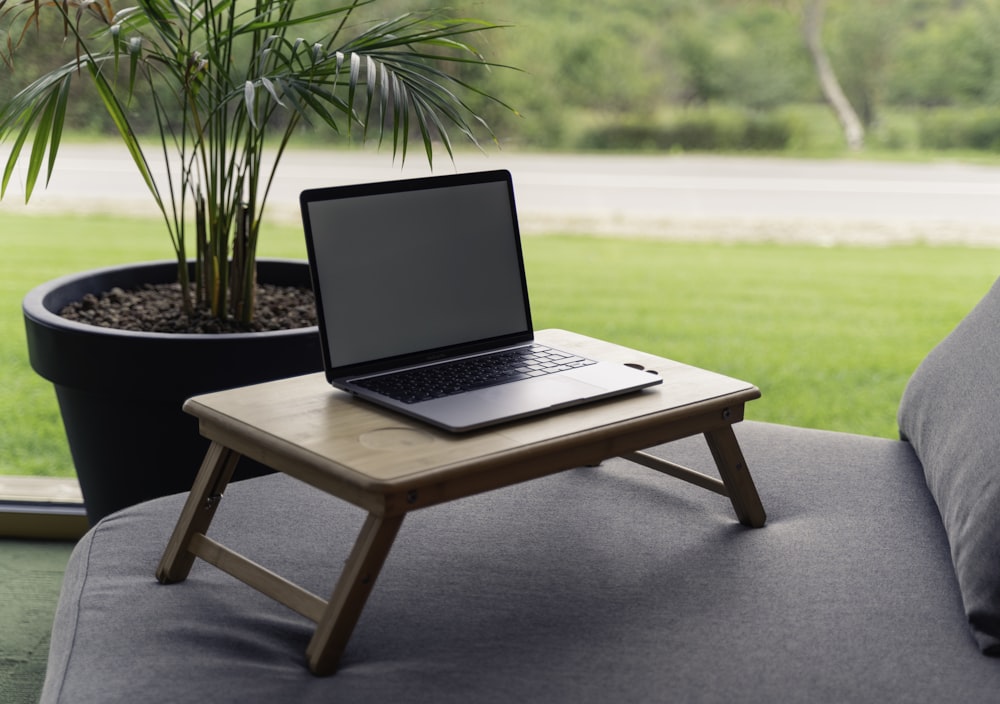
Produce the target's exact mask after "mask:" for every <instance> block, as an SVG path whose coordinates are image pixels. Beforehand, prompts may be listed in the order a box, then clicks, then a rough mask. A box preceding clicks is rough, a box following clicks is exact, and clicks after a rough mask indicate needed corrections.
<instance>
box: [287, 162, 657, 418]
mask: <svg viewBox="0 0 1000 704" xmlns="http://www.w3.org/2000/svg"><path fill="white" fill-rule="evenodd" d="M300 206H301V210H302V219H303V224H304V227H305V235H306V244H307V247H308V252H309V263H310V268H311V273H312V281H313V290H314V292H315V294H316V305H317V309H318V310H317V312H318V316H319V330H320V339H321V346H322V351H323V361H324V368H325V371H326V378H327V380H328V381H329V382H330V383H331V384H332V385H333V386H334V387H336V388H338V389H342V390H344V391H348V392H350V393H352V394H355V395H356V396H359V397H361V398H363V399H367V400H368V401H370V402H373V403H376V404H379V405H380V406H383V407H385V408H390V409H392V410H394V411H397V412H400V413H403V414H405V415H407V416H410V417H413V418H418V419H420V420H422V421H425V422H427V423H430V424H431V425H434V426H437V427H439V428H444V429H446V430H449V431H452V432H465V431H470V430H476V429H479V428H484V427H488V426H492V425H496V424H499V423H504V422H507V421H511V420H515V419H518V418H524V417H527V416H532V415H536V414H539V413H546V412H551V411H555V410H558V409H563V408H568V407H571V406H576V405H579V404H582V403H587V402H590V401H596V400H598V399H603V398H608V397H611V396H615V395H619V394H625V393H628V392H632V391H637V390H639V389H643V388H646V387H648V386H652V385H654V384H658V383H660V382H661V379H660V378H659V377H657V376H655V375H652V374H650V373H647V372H644V371H639V370H637V369H634V368H631V367H627V366H624V365H622V364H617V363H611V362H602V361H599V360H592V359H584V358H581V357H579V356H577V355H573V354H569V353H566V352H562V351H559V350H552V349H551V348H548V347H546V346H543V345H539V344H538V343H536V342H535V340H534V333H533V330H532V325H531V310H530V307H529V304H528V287H527V281H526V278H525V271H524V260H523V257H522V252H521V241H520V232H519V228H518V222H517V213H516V210H515V205H514V186H513V183H512V179H511V175H510V173H509V172H508V171H506V170H497V171H484V172H476V173H464V174H448V175H443V176H430V177H423V178H414V179H403V180H396V181H388V182H381V183H368V184H360V185H347V186H334V187H330V188H317V189H310V190H306V191H304V192H303V193H302V194H301V197H300ZM484 370H485V371H484Z"/></svg>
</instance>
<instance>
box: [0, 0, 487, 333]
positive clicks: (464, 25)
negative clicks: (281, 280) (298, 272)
mask: <svg viewBox="0 0 1000 704" xmlns="http://www.w3.org/2000/svg"><path fill="white" fill-rule="evenodd" d="M305 4H306V3H304V2H300V0H253V2H250V1H249V0H131V4H130V5H128V6H125V5H124V4H122V3H118V2H115V0H0V35H6V36H7V37H8V44H7V46H6V48H3V47H0V55H2V56H3V59H4V61H6V62H8V63H9V62H11V61H13V58H14V52H15V49H16V48H17V47H18V46H19V45H20V44H21V43H23V42H26V41H30V40H33V39H34V38H35V37H36V35H37V32H35V31H29V30H38V29H39V28H40V27H41V26H42V25H41V23H40V18H41V16H42V13H52V12H54V13H57V15H58V16H59V17H60V18H61V22H60V23H59V26H60V27H61V30H62V33H63V34H64V36H65V37H66V38H67V39H68V40H69V41H70V42H72V43H74V44H75V46H76V49H77V55H78V56H77V58H76V59H75V60H73V61H70V62H68V63H66V64H64V65H63V66H60V67H58V68H57V69H53V70H51V71H49V72H47V73H45V74H44V75H42V76H38V77H37V78H36V79H35V80H34V81H32V82H31V83H30V84H29V85H28V86H26V87H25V88H24V89H23V90H22V91H21V92H20V93H18V94H17V95H16V96H15V97H14V98H13V99H12V100H11V101H10V102H9V103H8V104H7V105H4V106H0V141H10V142H11V145H12V147H11V154H10V157H9V159H8V161H7V163H6V166H5V169H4V172H3V180H2V182H0V196H2V194H3V193H4V192H5V191H6V189H7V186H8V183H9V181H10V179H11V178H12V175H13V174H14V172H15V168H16V165H17V164H19V163H21V162H22V161H23V159H24V157H25V156H27V173H26V197H27V198H30V197H31V195H32V192H33V190H34V188H35V186H36V183H37V181H38V179H39V178H40V177H41V175H42V174H43V173H44V174H45V177H46V180H47V179H48V178H49V177H50V176H51V174H52V171H53V169H54V166H55V160H56V155H57V154H58V149H59V143H60V139H61V137H62V133H63V130H64V128H65V123H66V108H67V101H68V100H69V96H70V92H69V90H70V85H71V83H72V82H73V81H75V80H77V79H82V80H89V82H90V83H91V85H92V86H93V87H94V88H95V90H96V93H97V95H98V97H99V98H100V101H101V104H102V105H103V107H104V109H105V111H106V112H107V114H108V115H109V116H110V118H111V121H112V123H113V124H114V125H115V127H116V129H117V131H118V134H119V136H120V137H121V139H122V141H123V143H124V144H125V146H126V147H127V149H128V151H129V153H130V155H131V156H132V160H133V162H134V163H135V164H136V167H137V168H138V170H139V172H140V174H141V176H142V178H143V180H144V181H145V183H146V185H147V187H148V188H149V191H150V193H151V194H152V195H153V198H154V200H155V202H156V204H157V207H158V208H159V209H160V210H161V212H162V213H163V216H164V221H165V222H166V224H167V228H168V230H169V231H170V235H171V239H172V242H173V246H174V253H175V256H176V257H177V261H178V271H179V275H180V277H181V280H182V283H186V281H185V276H186V271H187V265H186V262H187V260H188V258H189V255H190V252H189V249H193V251H194V259H195V260H196V261H197V265H196V272H197V273H196V276H195V279H196V280H195V281H194V282H193V284H194V286H195V289H196V290H195V295H194V297H193V300H195V301H200V300H205V301H209V302H210V304H211V306H212V309H213V312H214V313H215V314H216V315H219V316H220V317H225V316H227V315H231V314H233V311H237V310H239V311H240V315H241V316H242V317H244V318H246V317H248V316H249V315H250V313H248V312H247V311H249V310H250V308H251V307H252V305H248V304H247V301H248V300H249V299H250V298H251V295H250V293H249V292H248V290H247V289H246V287H247V286H248V285H252V283H253V279H254V277H253V274H252V271H253V269H252V267H253V265H254V256H255V252H256V249H257V238H258V235H259V231H260V220H261V215H262V212H263V209H264V205H265V203H266V201H267V195H268V193H269V191H270V187H271V184H272V183H273V180H274V177H275V170H276V168H277V166H278V162H279V161H280V155H281V154H282V153H283V151H284V150H285V148H286V147H287V145H288V144H289V141H290V140H291V138H292V136H293V134H294V131H295V130H296V128H297V127H298V126H299V125H303V124H304V125H309V126H311V128H312V129H324V130H328V131H330V132H331V133H333V134H337V135H342V136H345V137H351V136H352V135H358V136H359V138H360V139H361V140H362V141H367V140H369V139H371V140H373V141H377V142H378V144H380V145H381V144H383V143H386V142H388V143H391V146H392V154H393V158H396V157H397V156H398V157H400V158H401V159H403V160H405V158H406V154H407V151H408V148H409V146H410V139H411V136H418V137H419V140H420V143H421V145H422V147H423V152H424V154H425V156H426V158H427V159H428V161H429V162H430V163H431V164H432V165H433V154H434V150H435V148H437V147H440V148H443V149H444V150H445V151H446V152H447V154H448V155H449V156H450V157H453V154H454V145H453V142H452V137H451V133H452V132H455V133H457V134H459V135H461V136H462V137H463V138H464V139H466V140H468V141H470V142H471V143H473V144H475V145H478V144H479V141H478V138H477V134H486V135H488V136H489V137H490V138H491V139H493V140H494V141H495V139H496V138H495V136H494V135H493V134H492V132H491V131H490V130H489V126H488V125H487V124H486V122H485V121H484V120H483V119H482V118H481V117H480V116H479V115H478V114H476V111H475V110H474V109H473V108H472V107H471V104H470V103H469V102H468V101H467V100H466V99H465V98H464V97H463V95H475V96H477V97H479V98H486V99H487V100H495V101H496V102H498V103H499V104H501V105H503V103H501V102H500V101H499V100H496V98H494V97H493V96H491V95H490V94H489V93H488V92H486V91H485V90H482V89H478V88H476V87H474V86H472V85H470V84H469V83H468V82H467V81H466V80H465V79H464V78H461V77H460V72H459V69H465V68H467V67H469V66H476V67H479V68H482V69H484V70H486V71H488V70H490V69H491V68H493V67H495V66H496V65H495V64H491V63H490V62H488V61H487V60H486V59H485V58H484V57H483V55H482V54H481V53H480V52H479V51H477V50H476V49H475V48H474V47H473V46H472V44H471V43H470V40H471V39H473V38H474V37H477V36H479V35H480V34H482V33H483V32H485V31H491V30H495V29H499V27H497V26H495V25H492V24H489V23H486V22H482V21H479V20H475V19H453V18H447V17H445V16H443V15H441V14H438V13H405V14H402V15H399V16H397V17H393V18H390V19H382V20H378V21H374V22H367V23H365V22H363V21H362V20H361V19H360V18H359V12H360V11H361V10H362V9H364V10H365V12H366V13H370V11H371V8H370V7H368V6H374V5H377V2H376V0H342V4H339V5H333V6H330V7H326V8H322V9H319V10H315V7H317V6H318V5H317V4H316V3H312V5H311V6H312V7H313V8H314V9H313V10H312V11H306V12H302V13H298V12H296V9H297V7H299V6H304V5H305ZM320 7H322V6H320ZM331 28H332V29H331ZM310 32H318V36H314V37H311V38H306V37H305V36H304V35H307V34H309V33H310ZM140 90H141V91H143V95H144V96H145V97H144V98H142V101H140V100H139V99H138V95H139V92H140ZM147 94H148V95H147ZM143 101H144V104H145V108H144V109H145V110H146V112H147V113H149V112H151V113H152V117H153V118H154V120H155V124H156V126H157V129H156V133H154V134H150V133H142V132H141V131H140V130H138V129H136V127H135V112H134V110H135V109H137V105H139V104H140V102H143ZM505 107H506V106H505ZM147 117H148V115H147ZM149 145H157V149H158V151H159V155H160V156H162V158H163V159H164V161H165V162H166V164H167V175H166V177H165V179H164V181H163V182H162V183H160V182H158V181H157V178H156V177H154V174H153V169H152V168H151V166H150V162H149V161H148V159H147V152H146V149H147V147H148V146H149ZM265 146H267V147H268V148H269V149H272V150H273V149H274V148H276V149H277V155H278V159H273V160H271V162H270V164H269V165H265V164H266V163H267V160H265V159H264V158H263V156H264V149H265ZM151 153H152V152H151ZM192 213H194V216H195V217H194V219H195V221H196V226H195V235H194V237H193V238H192V237H188V236H187V227H188V225H187V223H188V220H189V218H190V217H191V215H192ZM234 238H237V239H238V240H239V246H238V247H236V246H234V244H233V243H234ZM192 239H193V240H194V243H192V242H191V240H192ZM241 257H244V258H245V260H243V261H241V260H240V259H241ZM229 260H234V261H233V262H232V266H231V267H230V266H227V262H228V261H229ZM231 273H232V276H230V274H231ZM230 279H232V280H233V281H238V282H240V283H239V286H240V287H243V288H244V290H242V291H237V290H233V291H229V290H227V284H228V283H229V282H230ZM247 282H249V284H248V283H247ZM251 303H252V301H251ZM192 305H193V304H192Z"/></svg>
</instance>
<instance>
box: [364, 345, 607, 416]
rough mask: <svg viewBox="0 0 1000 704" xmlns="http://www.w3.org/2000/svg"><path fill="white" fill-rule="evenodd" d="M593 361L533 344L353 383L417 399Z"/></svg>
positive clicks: (403, 398)
mask: <svg viewBox="0 0 1000 704" xmlns="http://www.w3.org/2000/svg"><path fill="white" fill-rule="evenodd" d="M593 363H594V361H593V360H591V359H586V358H584V357H578V356H576V355H572V354H569V353H568V352H562V351H560V350H554V349H552V348H551V347H544V346H542V345H530V346H528V347H521V348H518V349H513V350H504V351H503V352H496V353H493V354H486V355H480V356H478V357H470V358H467V359H460V360H456V361H452V362H442V363H441V364H435V365H431V366H427V367H419V368H417V369H408V370H406V371H402V372H393V373H392V374H383V375H381V376H374V377H368V378H366V379H358V380H355V382H354V383H355V384H357V385H358V386H361V387H364V388H366V389H369V390H370V391H374V392H376V393H380V394H383V395H385V396H388V397H390V398H393V399H396V400H397V401H402V402H403V403H418V402H420V401H429V400H431V399H435V398H442V397H444V396H452V395H454V394H460V393H463V392H465V391H473V390H475V389H483V388H486V387H488V386H498V385H500V384H507V383H510V382H512V381H520V380H521V379H530V378H532V377H536V376H544V375H546V374H553V373H555V372H561V371H566V370H567V369H574V368H576V367H585V366H587V365H588V364H593Z"/></svg>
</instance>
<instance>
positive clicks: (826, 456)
mask: <svg viewBox="0 0 1000 704" xmlns="http://www.w3.org/2000/svg"><path fill="white" fill-rule="evenodd" d="M736 431H737V435H738V437H739V438H740V441H741V443H742V446H743V449H744V453H745V455H746V457H747V461H748V464H749V467H750V469H751V471H752V472H753V475H754V478H755V480H756V482H757V486H758V489H759V490H760V494H761V497H762V500H763V502H764V506H765V508H766V509H767V511H768V524H767V526H766V527H764V528H762V529H759V530H754V529H748V528H744V527H742V526H740V525H739V524H738V523H736V521H735V518H734V515H733V511H732V507H731V505H730V504H729V501H728V500H727V499H725V498H723V497H721V496H718V495H715V494H712V493H709V492H707V491H704V490H702V489H698V488H696V487H693V486H690V485H687V484H684V483H682V482H680V481H677V480H675V479H672V478H669V477H665V476H662V475H660V474H657V473H655V472H652V471H650V470H647V469H644V468H642V467H638V466H635V465H632V464H629V463H626V462H624V461H622V460H613V461H608V462H606V463H604V464H603V465H601V466H600V467H597V468H582V469H578V470H571V471H569V472H564V473H562V474H559V475H555V476H552V477H548V478H545V479H540V480H537V481H534V482H530V483H527V484H523V485H519V486H514V487H510V488H508V489H504V490H501V491H497V492H493V493H490V494H484V495H479V496H474V497H471V498H469V499H465V500H462V501H457V502H454V503H452V504H448V505H444V506H437V507H433V508H429V509H425V510H422V511H417V512H415V513H414V514H412V515H411V516H409V517H407V519H406V520H405V521H404V523H403V526H402V530H401V531H400V535H399V538H398V539H397V542H396V545H395V547H394V549H393V551H392V553H391V554H390V555H389V558H388V560H387V562H386V565H385V568H384V570H383V572H382V575H381V576H380V577H379V581H378V583H377V584H376V585H375V589H374V591H373V593H372V596H371V599H370V600H369V603H368V605H367V607H366V609H365V611H364V613H363V614H362V616H361V619H360V621H359V623H358V626H357V628H356V630H355V632H354V634H353V636H352V638H351V640H350V642H349V643H348V645H347V649H346V652H345V654H344V657H343V658H342V660H341V668H340V670H339V671H338V673H337V674H336V675H334V676H332V677H328V678H316V677H313V676H312V675H310V674H309V673H308V671H307V670H306V668H305V664H304V663H305V658H304V651H305V647H306V644H307V642H308V639H309V636H310V634H311V631H312V624H311V623H309V622H308V621H307V620H305V619H303V618H301V617H299V616H297V615H296V614H294V613H292V612H290V611H288V610H287V609H285V608H284V607H282V606H280V605H278V604H276V603H275V602H273V601H271V600H270V599H267V598H266V597H263V596H261V595H259V594H257V593H256V592H255V591H253V590H252V589H250V588H249V587H246V586H245V585H243V584H240V583H239V582H236V581H235V580H233V579H232V578H230V577H228V576H227V575H225V574H223V573H222V572H220V571H218V570H216V569H214V568H212V567H211V566H209V565H206V564H205V563H202V562H197V563H196V564H195V566H194V569H193V570H192V573H191V576H190V577H189V579H188V580H187V581H185V582H182V583H180V584H174V585H170V586H162V585H159V584H157V582H156V580H155V579H154V572H155V569H156V565H157V562H158V561H159V558H160V555H161V554H162V551H163V548H164V546H165V544H166V541H167V538H168V536H169V534H170V531H171V529H172V527H173V525H174V523H175V522H176V520H177V517H178V515H179V512H180V507H181V501H182V498H183V497H167V498H164V499H158V500H156V501H152V502H149V503H146V504H142V505H139V506H135V507H132V508H129V509H126V510H125V511H123V512H121V513H118V514H116V515H113V516H110V517H108V518H107V519H105V520H104V521H102V522H101V523H100V524H98V525H97V526H96V527H95V528H94V529H93V530H92V531H91V532H90V533H88V535H87V536H86V537H85V538H84V539H83V540H82V541H81V542H80V544H79V545H78V547H77V549H76V551H75V553H74V555H73V558H72V559H71V561H70V564H69V568H68V570H67V574H66V581H65V584H64V588H63V594H62V597H61V599H60V603H59V608H58V612H57V615H56V619H55V624H54V626H53V637H52V646H51V654H50V662H49V669H48V673H47V678H46V682H45V689H44V692H43V697H42V701H43V702H44V703H45V704H54V703H56V702H63V703H66V704H68V703H70V702H72V703H73V704H88V703H91V702H94V703H96V702H100V703H101V704H109V703H114V702H129V703H130V704H131V703H132V702H139V701H141V702H154V703H155V702H172V703H173V702H179V703H184V702H198V703H199V704H200V703H201V702H206V701H210V702H268V703H269V702H277V701H281V702H285V701H288V702H338V703H349V702H436V703H439V702H445V703H447V702H462V703H463V704H464V703H466V702H477V704H478V703H482V702H485V703H487V704H489V703H491V702H512V701H524V702H557V703H558V702H573V703H574V704H575V703H580V702H583V703H586V702H602V703H603V702H618V701H621V702H644V701H657V702H663V701H677V702H723V701H725V702H732V701H741V702H751V703H752V702H778V701H780V702H845V701H853V702H861V701H908V702H942V701H970V702H971V701H996V698H997V692H1000V660H996V659H993V658H984V657H982V656H981V655H980V653H979V650H978V648H977V647H976V644H975V641H974V640H973V639H972V637H971V636H970V635H969V631H968V628H967V627H966V625H965V619H964V615H963V613H962V605H961V599H960V597H959V592H958V587H957V584H956V582H955V575H954V571H953V569H952V566H951V559H950V556H949V552H948V544H947V541H946V538H945V534H944V531H943V529H942V527H941V523H940V521H939V520H937V518H936V509H935V506H934V503H933V500H932V499H931V497H930V494H929V492H928V490H927V487H926V484H925V483H924V479H923V475H922V471H921V468H920V465H919V463H918V462H917V460H916V457H915V456H914V454H913V451H912V448H911V447H910V445H909V444H907V443H903V442H899V441H892V440H884V439H877V438H866V437H858V436H851V435H845V434H839V433H828V432H822V431H814V430H801V429H795V428H788V427H785V426H778V425H769V424H761V423H752V422H747V423H741V424H738V425H737V427H736ZM654 452H656V453H657V454H662V455H664V456H668V457H670V458H671V459H674V460H676V461H680V462H685V463H689V464H690V465H691V466H694V467H695V468H704V469H708V468H709V467H711V456H710V455H709V453H708V450H707V448H706V447H705V443H704V442H703V440H702V439H701V438H694V439H690V440H686V441H683V442H680V443H672V444H670V445H666V446H663V447H661V448H657V449H655V450H654ZM709 471H711V470H709ZM361 521H362V515H361V513H360V512H359V511H358V510H356V509H354V508H351V507H348V506H347V505H345V504H343V503H341V502H339V501H337V500H336V499H332V498H330V497H328V496H325V495H323V494H321V493H320V492H318V491H316V490H313V489H310V488H308V487H305V486H304V485H302V484H300V483H298V482H296V481H294V480H292V479H289V478H288V477H286V476H284V475H277V476H273V477H265V478H261V479H254V480H249V481H246V482H241V483H238V484H236V485H234V486H232V487H230V488H229V490H228V491H227V492H226V497H225V499H224V500H223V502H222V505H221V507H220V509H219V513H218V515H217V516H216V519H215V523H214V524H213V526H212V530H211V534H212V536H213V537H215V538H217V539H219V540H220V541H221V542H223V543H224V544H227V545H230V546H231V547H233V548H234V549H237V550H240V551H244V552H246V553H247V554H248V555H249V556H250V557H252V558H254V559H256V560H258V561H259V562H261V563H262V564H264V565H265V566H267V567H271V568H272V569H274V570H276V571H277V572H279V573H280V574H283V575H285V576H287V577H289V578H291V579H294V580H296V581H298V582H300V583H301V584H303V585H304V586H306V587H307V588H309V589H311V590H312V591H314V592H315V593H318V594H321V595H324V596H325V595H328V594H329V593H330V590H331V589H332V586H333V580H334V575H335V574H336V573H337V570H338V569H339V568H340V566H341V565H342V563H343V560H344V558H345V556H346V554H347V551H348V549H349V546H350V543H351V542H352V541H353V539H354V536H355V535H356V534H357V531H358V530H359V528H360V526H361Z"/></svg>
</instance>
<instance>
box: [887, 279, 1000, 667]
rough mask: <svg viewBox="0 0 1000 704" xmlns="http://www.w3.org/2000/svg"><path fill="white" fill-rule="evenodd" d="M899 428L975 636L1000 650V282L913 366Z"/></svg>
mask: <svg viewBox="0 0 1000 704" xmlns="http://www.w3.org/2000/svg"><path fill="white" fill-rule="evenodd" d="M899 429H900V434H901V435H902V437H903V438H904V439H906V440H909V441H910V443H912V445H913V447H914V449H915V450H916V453H917V456H918V457H919V458H920V461H921V463H922V464H923V467H924V476H925V477H926V480H927V486H928V487H929V489H930V491H931V494H932V495H933V496H934V500H935V501H936V502H937V506H938V510H939V511H940V513H941V518H942V520H943V521H944V527H945V531H946V532H947V534H948V542H949V544H950V547H951V555H952V561H953V562H954V564H955V571H956V574H957V577H958V581H959V586H960V588H961V592H962V599H963V602H964V605H965V612H966V614H967V616H968V618H969V624H970V626H971V627H972V631H973V635H974V636H975V638H976V640H977V641H978V643H979V646H980V648H982V650H983V652H986V653H988V654H991V655H1000V281H997V282H996V283H995V284H994V285H993V288H992V289H991V290H990V291H989V293H988V294H987V295H986V296H985V297H984V298H983V300H982V301H980V302H979V303H978V304H977V305H976V307H975V308H974V309H973V310H972V312H970V313H969V315H968V316H967V317H966V318H965V319H964V320H963V321H962V322H961V323H960V324H959V325H958V327H956V328H955V330H954V331H952V333H951V334H950V335H949V336H948V337H946V338H945V339H944V340H943V341H942V342H941V343H940V344H939V345H938V346H937V347H935V348H934V349H933V350H932V351H931V353H930V354H929V355H928V356H927V358H926V359H925V360H924V361H923V362H922V363H921V364H920V366H919V367H918V368H917V370H916V372H914V374H913V377H912V378H911V379H910V382H909V384H908V385H907V387H906V390H905V392H904V394H903V399H902V402H901V403H900V408H899Z"/></svg>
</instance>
